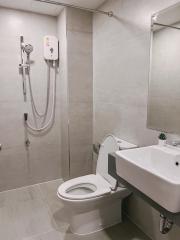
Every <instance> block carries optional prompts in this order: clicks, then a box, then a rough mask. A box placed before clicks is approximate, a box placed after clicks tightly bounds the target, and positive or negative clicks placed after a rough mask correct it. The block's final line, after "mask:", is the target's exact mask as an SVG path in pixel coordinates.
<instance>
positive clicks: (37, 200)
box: [0, 185, 53, 240]
mask: <svg viewBox="0 0 180 240" xmlns="http://www.w3.org/2000/svg"><path fill="white" fill-rule="evenodd" d="M0 211H1V213H3V215H4V217H3V218H2V217H1V218H0V221H1V222H0V236H3V235H6V234H7V235H8V236H9V237H8V238H9V240H11V239H12V240H14V239H16V238H17V239H18V238H19V239H21V238H23V237H28V236H32V235H36V234H40V233H42V232H47V231H50V230H53V228H52V226H51V217H50V212H49V209H48V206H47V204H46V203H45V202H44V201H43V199H42V197H41V192H40V190H39V188H38V187H37V185H35V186H31V187H26V188H21V189H17V190H12V191H7V192H2V193H1V194H0ZM0 215H1V216H2V214H0ZM11 236H12V238H11ZM14 236H15V237H14ZM16 236H17V237H16ZM4 239H6V238H4Z"/></svg>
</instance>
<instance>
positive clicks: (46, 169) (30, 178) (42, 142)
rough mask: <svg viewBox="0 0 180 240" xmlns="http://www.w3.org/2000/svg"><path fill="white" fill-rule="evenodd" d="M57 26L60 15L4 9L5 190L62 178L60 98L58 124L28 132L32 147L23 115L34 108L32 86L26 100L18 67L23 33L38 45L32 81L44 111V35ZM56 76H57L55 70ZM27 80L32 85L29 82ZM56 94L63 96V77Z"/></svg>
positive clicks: (0, 160) (0, 126)
mask: <svg viewBox="0 0 180 240" xmlns="http://www.w3.org/2000/svg"><path fill="white" fill-rule="evenodd" d="M56 27H57V26H56V18H55V17H50V16H46V15H41V14H34V13H28V12H25V11H18V10H12V9H6V8H0V52H1V54H0V83H1V87H0V111H1V116H0V143H1V144H2V147H3V148H2V151H1V152H0V179H1V180H0V191H3V190H6V189H12V188H17V187H21V186H25V185H27V184H32V183H38V182H43V181H47V180H52V179H56V178H59V177H61V154H60V152H61V138H60V135H61V133H60V131H61V129H60V128H61V114H60V111H61V110H60V98H57V101H56V114H55V119H54V124H53V126H52V127H51V129H49V131H48V132H46V133H44V134H38V135H37V134H36V135H32V134H28V137H29V140H30V147H29V149H26V147H25V140H26V135H27V132H26V129H25V128H24V122H23V114H24V113H25V112H27V113H29V120H30V119H31V118H32V111H31V108H30V96H29V91H27V102H26V103H25V102H24V100H23V91H22V76H21V75H20V74H19V69H18V67H19V63H20V35H23V36H24V40H25V42H26V43H30V44H32V45H33V47H34V51H33V52H32V54H31V60H32V64H31V81H32V88H33V93H34V97H35V101H36V104H37V108H38V109H39V110H40V111H42V112H43V110H44V107H45V100H46V88H47V65H46V63H45V61H44V58H43V36H45V35H47V34H48V35H55V36H56V35H57V33H56ZM51 77H52V79H53V78H54V73H53V71H51ZM26 83H27V86H28V81H27V82H26ZM51 86H52V81H51ZM56 95H57V96H59V95H60V92H59V77H58V76H57V89H56ZM51 97H52V95H51ZM51 103H52V101H50V105H51Z"/></svg>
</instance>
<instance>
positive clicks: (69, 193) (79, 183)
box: [57, 174, 111, 200]
mask: <svg viewBox="0 0 180 240" xmlns="http://www.w3.org/2000/svg"><path fill="white" fill-rule="evenodd" d="M76 190H77V191H76ZM75 191H76V193H75ZM82 192H84V193H82ZM110 192H111V185H110V184H109V183H108V182H107V181H106V180H105V179H104V178H103V177H101V176H100V175H99V174H96V175H95V174H90V175H86V176H82V177H78V178H74V179H72V180H68V181H66V182H64V183H63V184H62V185H60V187H59V188H58V192H57V194H58V196H59V197H63V198H66V199H71V200H83V199H91V198H95V197H99V196H102V195H105V194H109V193H110Z"/></svg>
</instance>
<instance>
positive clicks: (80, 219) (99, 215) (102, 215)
mask: <svg viewBox="0 0 180 240" xmlns="http://www.w3.org/2000/svg"><path fill="white" fill-rule="evenodd" d="M121 205H122V200H121V199H118V200H116V201H112V203H111V202H108V205H106V204H105V205H104V204H102V205H101V206H98V208H95V209H93V210H92V209H91V211H88V212H78V211H77V212H76V211H74V213H73V214H72V215H71V219H70V230H71V232H72V233H74V234H77V235H87V234H91V233H94V232H97V231H100V230H102V229H105V228H108V227H110V226H113V225H115V224H117V223H120V222H122V210H121Z"/></svg>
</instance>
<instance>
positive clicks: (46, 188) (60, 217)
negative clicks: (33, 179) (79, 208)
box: [40, 180, 69, 231]
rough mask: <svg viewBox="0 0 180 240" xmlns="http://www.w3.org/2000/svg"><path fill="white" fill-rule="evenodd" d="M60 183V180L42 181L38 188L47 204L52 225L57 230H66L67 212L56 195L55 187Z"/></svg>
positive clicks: (67, 224) (67, 225)
mask: <svg viewBox="0 0 180 240" xmlns="http://www.w3.org/2000/svg"><path fill="white" fill-rule="evenodd" d="M61 183H62V180H56V181H51V182H47V183H43V184H40V189H41V191H42V195H43V197H44V200H45V201H46V203H47V204H48V206H49V209H50V212H51V217H52V222H53V223H54V227H55V228H56V230H58V231H66V230H67V228H68V227H69V223H68V214H67V211H66V210H65V208H64V205H63V204H62V203H61V201H60V200H59V198H58V197H57V189H58V187H59V186H60V184H61Z"/></svg>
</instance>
